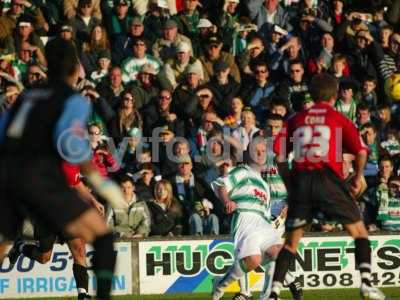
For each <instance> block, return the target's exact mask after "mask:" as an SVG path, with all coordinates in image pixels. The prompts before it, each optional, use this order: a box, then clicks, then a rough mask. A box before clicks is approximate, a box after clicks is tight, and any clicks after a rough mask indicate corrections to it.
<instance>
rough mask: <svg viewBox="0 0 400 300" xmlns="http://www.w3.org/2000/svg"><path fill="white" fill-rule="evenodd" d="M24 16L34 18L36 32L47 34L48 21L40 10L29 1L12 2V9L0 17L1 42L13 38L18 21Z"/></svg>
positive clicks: (18, 0) (15, 0) (33, 23)
mask: <svg viewBox="0 0 400 300" xmlns="http://www.w3.org/2000/svg"><path fill="white" fill-rule="evenodd" d="M28 9H29V10H28ZM22 15H25V16H26V15H29V16H30V17H31V18H32V25H33V27H34V28H35V29H36V30H40V31H41V32H43V33H45V32H46V30H45V24H46V20H45V19H44V17H43V13H42V11H41V10H40V8H37V7H34V6H33V5H32V4H31V3H30V2H29V1H24V0H12V1H11V7H10V9H9V10H8V11H7V12H6V13H5V14H3V15H2V16H1V17H0V40H2V39H4V38H6V37H8V36H12V34H13V30H14V29H15V28H16V26H17V20H18V19H19V17H20V16H22Z"/></svg>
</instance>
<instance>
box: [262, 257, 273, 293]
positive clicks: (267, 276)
mask: <svg viewBox="0 0 400 300" xmlns="http://www.w3.org/2000/svg"><path fill="white" fill-rule="evenodd" d="M262 267H263V269H264V285H263V288H262V290H261V293H260V297H259V300H264V299H267V297H268V296H269V294H270V292H271V284H272V277H273V276H274V271H275V261H270V260H265V261H264V262H263V264H262Z"/></svg>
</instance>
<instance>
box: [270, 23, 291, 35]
mask: <svg viewBox="0 0 400 300" xmlns="http://www.w3.org/2000/svg"><path fill="white" fill-rule="evenodd" d="M272 30H273V31H274V32H277V33H280V34H282V35H287V34H288V32H287V31H286V30H285V29H283V28H282V27H280V26H278V25H274V28H273V29H272Z"/></svg>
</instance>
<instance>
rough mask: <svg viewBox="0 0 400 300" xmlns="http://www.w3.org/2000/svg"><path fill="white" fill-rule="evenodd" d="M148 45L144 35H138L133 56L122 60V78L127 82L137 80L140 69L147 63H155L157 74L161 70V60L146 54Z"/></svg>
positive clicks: (134, 43)
mask: <svg viewBox="0 0 400 300" xmlns="http://www.w3.org/2000/svg"><path fill="white" fill-rule="evenodd" d="M146 51H147V45H146V40H145V39H144V37H137V38H136V39H135V41H134V42H133V49H132V56H131V57H128V58H126V59H125V60H124V61H123V62H122V66H121V68H122V72H123V75H122V80H123V81H124V82H125V83H128V82H129V81H135V80H136V79H137V75H138V73H139V72H140V69H141V68H142V66H143V65H145V64H151V65H153V67H154V69H155V70H156V72H157V74H158V71H159V70H160V66H161V62H160V61H159V60H158V59H156V58H155V57H153V56H152V55H150V54H146Z"/></svg>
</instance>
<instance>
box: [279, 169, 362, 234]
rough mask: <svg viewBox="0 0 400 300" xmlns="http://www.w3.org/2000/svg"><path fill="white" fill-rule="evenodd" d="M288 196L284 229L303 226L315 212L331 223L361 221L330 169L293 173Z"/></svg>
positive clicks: (345, 188)
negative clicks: (331, 221)
mask: <svg viewBox="0 0 400 300" xmlns="http://www.w3.org/2000/svg"><path fill="white" fill-rule="evenodd" d="M291 176H292V177H291V190H290V191H289V197H288V205H289V210H288V217H287V220H286V229H287V230H288V231H290V230H293V229H295V228H299V227H304V226H306V225H307V224H309V223H311V221H312V217H313V216H314V215H315V214H316V212H322V213H324V215H325V216H326V217H327V218H328V219H331V220H336V221H338V222H339V223H341V224H351V223H354V222H357V221H360V220H361V213H360V210H359V208H358V206H357V204H356V202H355V200H354V199H353V198H352V197H351V196H350V193H349V191H348V188H347V186H346V184H345V182H344V181H343V180H341V179H340V178H339V177H338V176H336V175H335V174H334V173H333V172H332V171H331V170H330V169H320V170H312V171H293V172H292V174H291Z"/></svg>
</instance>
